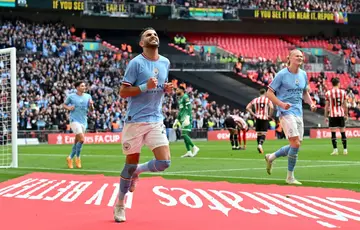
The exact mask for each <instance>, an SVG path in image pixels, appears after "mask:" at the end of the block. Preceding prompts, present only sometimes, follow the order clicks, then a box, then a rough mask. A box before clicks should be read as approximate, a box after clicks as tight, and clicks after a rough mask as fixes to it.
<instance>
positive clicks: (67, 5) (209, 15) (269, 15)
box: [0, 0, 360, 25]
mask: <svg viewBox="0 0 360 230" xmlns="http://www.w3.org/2000/svg"><path fill="white" fill-rule="evenodd" d="M0 7H16V8H23V9H25V8H28V9H39V10H41V9H43V10H54V11H62V12H66V11H68V12H72V13H74V12H78V13H83V14H86V15H93V16H108V17H125V18H169V19H170V18H172V19H192V20H199V21H224V20H235V21H237V20H243V19H244V20H246V19H253V20H269V21H270V20H276V21H296V22H297V23H299V22H306V23H312V22H316V23H334V24H345V25H346V24H352V25H353V24H360V14H354V13H346V12H319V11H318V12H315V11H314V12H299V11H280V10H258V9H256V10H253V9H237V8H232V7H229V6H227V7H218V8H206V7H185V6H178V7H176V8H175V7H173V6H171V5H162V4H161V5H159V4H143V3H134V2H112V1H92V0H90V1H88V0H0Z"/></svg>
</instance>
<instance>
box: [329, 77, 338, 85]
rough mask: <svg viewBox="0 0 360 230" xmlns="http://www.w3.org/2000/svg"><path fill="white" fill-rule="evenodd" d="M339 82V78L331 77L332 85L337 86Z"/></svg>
mask: <svg viewBox="0 0 360 230" xmlns="http://www.w3.org/2000/svg"><path fill="white" fill-rule="evenodd" d="M339 83H340V79H339V78H338V77H334V78H333V79H331V84H332V85H333V86H337V85H338V84H339Z"/></svg>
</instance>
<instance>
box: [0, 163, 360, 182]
mask: <svg viewBox="0 0 360 230" xmlns="http://www.w3.org/2000/svg"><path fill="white" fill-rule="evenodd" d="M19 169H31V170H33V169H35V170H47V171H63V172H65V171H66V172H71V171H74V170H70V169H64V168H41V167H20V168H19ZM10 170H13V169H10ZM76 172H94V173H114V174H115V173H116V174H120V170H119V171H114V170H86V169H80V170H76ZM2 173H6V172H2ZM143 174H147V175H153V176H156V175H159V176H186V177H202V178H221V179H223V180H225V179H245V180H263V181H285V179H284V178H272V177H269V178H265V177H243V176H218V175H199V174H186V173H184V174H176V173H166V174H165V173H143ZM301 181H302V182H312V183H331V184H360V182H359V181H356V182H355V181H327V180H301Z"/></svg>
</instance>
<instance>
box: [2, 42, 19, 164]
mask: <svg viewBox="0 0 360 230" xmlns="http://www.w3.org/2000/svg"><path fill="white" fill-rule="evenodd" d="M16 78H17V76H16V49H15V48H6V49H0V80H1V84H0V96H1V97H0V102H1V103H0V168H10V167H12V168H17V167H18V146H17V135H18V130H17V92H16V90H17V85H16V80H17V79H16Z"/></svg>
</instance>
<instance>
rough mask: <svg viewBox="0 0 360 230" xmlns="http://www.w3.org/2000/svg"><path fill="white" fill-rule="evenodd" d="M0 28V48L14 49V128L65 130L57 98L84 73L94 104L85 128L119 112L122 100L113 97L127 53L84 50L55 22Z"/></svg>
mask: <svg viewBox="0 0 360 230" xmlns="http://www.w3.org/2000/svg"><path fill="white" fill-rule="evenodd" d="M0 33H1V35H2V36H1V39H2V40H1V41H2V42H1V45H2V48H5V47H11V46H15V47H16V48H17V49H18V50H19V52H18V57H17V73H18V77H17V91H18V94H17V95H18V98H17V99H18V111H19V113H18V126H19V130H37V129H60V130H64V131H69V130H70V128H69V117H68V113H67V112H66V111H65V110H64V108H63V107H62V104H63V102H64V100H65V98H66V96H67V95H68V94H69V93H70V92H72V91H73V90H74V89H73V83H74V82H75V81H77V80H82V79H86V81H87V83H88V85H89V93H90V94H91V95H92V97H93V100H94V102H95V105H96V110H95V111H94V112H93V113H92V114H90V116H89V121H90V122H89V129H92V130H97V129H98V130H103V129H107V128H109V127H111V126H109V125H111V124H110V123H109V121H110V120H112V119H113V120H115V121H116V120H118V119H119V117H121V116H123V115H124V113H125V109H126V102H125V100H124V99H121V98H119V96H118V89H119V85H120V82H121V80H122V76H123V74H124V69H125V67H126V65H127V63H128V62H129V60H130V58H131V54H129V53H127V52H117V53H115V52H112V51H98V52H87V51H85V50H84V47H83V45H82V44H81V43H80V42H71V40H72V36H73V35H72V32H71V31H70V29H69V28H67V27H65V26H64V25H62V24H60V23H57V24H43V25H39V24H33V23H26V22H23V21H16V22H14V23H12V22H5V23H3V25H2V26H1V31H0Z"/></svg>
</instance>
